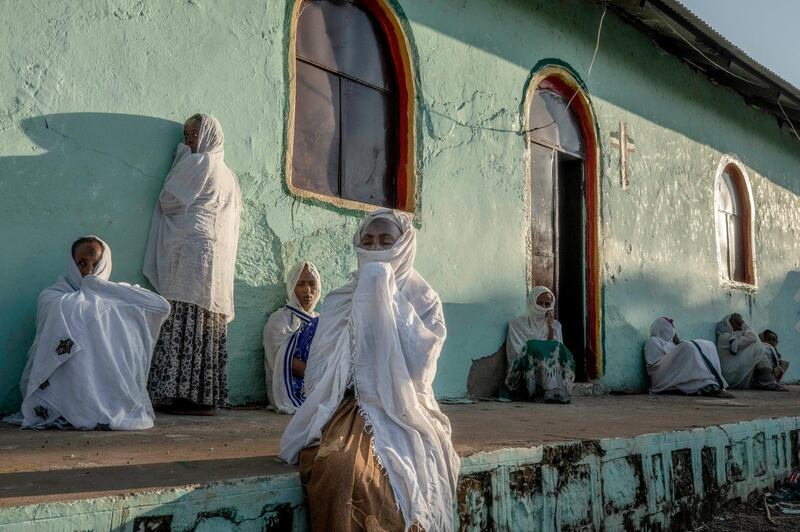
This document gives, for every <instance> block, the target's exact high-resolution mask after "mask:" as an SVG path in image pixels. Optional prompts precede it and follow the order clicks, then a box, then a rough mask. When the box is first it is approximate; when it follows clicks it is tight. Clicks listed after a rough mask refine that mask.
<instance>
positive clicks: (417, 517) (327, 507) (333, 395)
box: [280, 209, 460, 531]
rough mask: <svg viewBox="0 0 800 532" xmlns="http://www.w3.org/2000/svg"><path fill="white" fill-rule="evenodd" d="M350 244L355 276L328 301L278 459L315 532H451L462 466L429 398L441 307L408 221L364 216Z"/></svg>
mask: <svg viewBox="0 0 800 532" xmlns="http://www.w3.org/2000/svg"><path fill="white" fill-rule="evenodd" d="M353 244H354V247H355V250H356V254H357V256H358V264H359V269H358V270H357V271H356V272H354V273H353V274H352V278H351V281H350V283H348V284H347V285H345V286H344V287H342V288H339V289H338V290H334V291H333V292H331V293H330V294H328V296H327V297H326V298H325V304H324V305H323V308H322V311H321V313H320V324H319V328H318V330H317V334H316V337H315V338H314V343H313V345H312V346H311V355H310V357H309V361H308V366H307V368H306V374H305V378H306V402H305V403H303V406H301V407H300V408H299V409H298V410H297V413H295V415H294V417H293V418H292V420H291V422H290V423H289V426H288V427H287V428H286V432H285V433H284V434H283V438H282V439H281V453H280V457H281V458H282V459H283V460H285V461H287V462H289V463H297V462H298V458H299V461H300V475H301V480H303V484H304V486H305V487H306V493H307V500H308V505H309V506H308V507H309V514H310V522H311V529H312V530H364V529H369V530H372V529H374V530H379V529H381V528H382V529H386V530H398V529H406V530H408V529H409V528H411V527H412V526H416V527H418V528H421V529H424V530H428V531H450V530H452V528H453V498H454V493H455V489H456V481H457V478H458V471H459V465H460V461H459V458H458V456H457V455H456V453H455V451H454V450H453V446H452V443H451V441H450V434H451V431H450V422H449V421H448V419H447V417H446V416H445V415H444V414H443V413H442V412H441V411H440V410H439V406H438V404H437V403H436V400H435V398H434V396H433V390H432V387H431V385H432V382H433V378H434V376H435V375H436V362H437V359H438V357H439V353H440V351H441V348H442V344H443V343H444V339H445V335H446V331H445V325H444V317H443V314H442V304H441V301H440V299H439V296H438V295H437V294H436V292H434V291H433V289H432V288H431V287H430V285H428V283H427V282H425V280H424V279H423V278H422V276H420V275H419V274H418V273H417V272H416V270H414V268H413V266H414V256H415V253H416V234H415V231H414V228H413V227H412V225H411V217H410V216H409V215H408V214H405V213H401V212H396V211H391V210H388V209H381V210H378V211H376V212H374V213H372V214H370V215H368V216H367V218H366V219H365V220H364V221H363V222H362V223H361V225H360V226H359V228H358V231H357V232H356V234H355V236H354V238H353ZM301 451H302V452H301ZM384 473H385V474H384ZM387 480H388V482H387ZM370 527H372V528H370ZM378 527H381V528H378Z"/></svg>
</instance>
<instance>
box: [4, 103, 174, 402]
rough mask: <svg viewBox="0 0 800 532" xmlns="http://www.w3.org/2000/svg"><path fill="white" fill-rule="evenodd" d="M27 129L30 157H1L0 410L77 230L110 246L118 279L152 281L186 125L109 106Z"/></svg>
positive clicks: (9, 398)
mask: <svg viewBox="0 0 800 532" xmlns="http://www.w3.org/2000/svg"><path fill="white" fill-rule="evenodd" d="M19 126H20V130H21V131H22V132H23V133H24V134H25V135H26V136H27V137H28V138H29V139H30V140H31V141H32V142H33V145H32V144H29V143H27V142H26V141H25V140H24V139H21V138H19V137H17V139H16V142H17V146H18V147H16V151H17V153H21V152H23V150H25V151H27V150H30V151H29V154H26V155H14V156H9V157H0V211H2V212H3V224H2V227H0V235H1V237H0V242H2V243H3V247H4V248H5V249H6V253H5V254H4V257H3V260H2V262H0V309H2V310H0V323H2V327H0V348H1V349H2V352H3V354H4V356H3V357H2V359H0V412H9V411H11V410H14V409H16V408H17V407H18V405H19V400H20V397H19V392H18V389H17V385H18V382H19V377H20V374H21V373H22V368H23V366H24V364H25V360H26V359H27V350H28V347H29V346H30V344H31V341H32V340H33V334H34V319H35V312H36V298H37V295H38V294H39V292H40V291H41V290H42V289H43V288H45V287H46V286H48V285H50V284H52V283H53V282H54V281H55V280H56V278H57V277H58V276H60V275H62V274H63V273H64V266H65V262H66V261H67V260H68V257H69V252H68V248H69V245H70V243H71V242H72V241H73V239H74V238H75V237H77V236H80V235H82V234H87V233H96V234H98V235H99V236H101V237H102V238H103V239H105V240H106V241H107V242H108V243H109V245H110V246H111V248H112V249H113V252H114V271H113V273H112V280H114V281H128V282H136V283H143V282H144V278H143V276H142V274H141V269H142V261H143V257H144V250H145V246H146V243H147V236H148V232H149V228H150V217H151V215H152V212H153V207H154V205H155V202H156V198H157V195H158V192H159V190H160V189H161V185H162V183H163V180H164V176H165V175H166V172H167V171H168V169H169V164H170V162H171V160H172V155H173V153H174V149H175V146H176V144H177V143H178V142H179V141H180V140H181V131H182V125H181V124H179V123H177V122H173V121H170V120H165V119H161V118H154V117H148V116H137V115H126V114H111V113H66V114H53V115H45V116H38V117H32V118H27V119H25V120H23V121H22V122H21V123H20V125H19ZM11 133H14V132H13V131H11ZM4 136H5V141H4V142H5V143H6V150H7V151H8V150H10V149H14V147H9V144H8V143H9V142H14V141H15V139H14V138H13V137H11V135H10V134H9V131H8V130H7V131H6V132H4ZM9 138H10V139H11V140H8V139H9Z"/></svg>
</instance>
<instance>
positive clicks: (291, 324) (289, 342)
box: [263, 261, 322, 414]
mask: <svg viewBox="0 0 800 532" xmlns="http://www.w3.org/2000/svg"><path fill="white" fill-rule="evenodd" d="M306 268H308V271H309V272H310V273H311V275H313V276H314V279H315V280H316V281H317V295H316V298H315V299H314V301H313V302H312V303H311V308H310V309H309V310H308V311H306V310H305V309H304V308H303V306H302V305H301V303H300V300H298V299H297V295H295V293H294V289H295V287H296V286H297V282H298V281H299V280H300V276H301V275H302V273H303V270H305V269H306ZM321 293H322V278H321V277H320V275H319V271H318V270H317V267H316V266H314V265H313V264H312V263H310V262H308V261H302V262H299V263H298V264H296V265H295V266H294V268H292V269H291V270H290V271H289V274H288V275H287V276H286V305H284V306H283V307H281V308H279V309H278V310H276V311H275V312H273V313H272V314H271V315H270V317H269V319H268V320H267V324H266V325H265V326H264V334H263V341H264V371H265V374H266V376H267V398H268V400H269V405H270V407H271V408H272V409H274V410H276V411H277V412H280V413H281V414H294V412H295V411H296V410H297V408H298V406H300V404H299V403H300V401H299V400H298V399H297V398H296V397H294V395H293V393H292V390H291V377H292V376H291V367H292V366H291V362H292V357H293V355H294V350H295V347H296V345H297V339H298V335H299V333H300V332H301V331H302V330H303V329H304V328H305V326H306V325H308V324H309V323H310V322H311V320H313V319H314V318H316V317H317V316H318V314H317V313H316V312H314V308H315V307H316V306H317V302H318V301H319V298H320V294H321Z"/></svg>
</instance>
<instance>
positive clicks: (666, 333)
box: [644, 318, 675, 366]
mask: <svg viewBox="0 0 800 532" xmlns="http://www.w3.org/2000/svg"><path fill="white" fill-rule="evenodd" d="M673 338H675V326H674V325H673V323H672V320H670V319H669V318H657V319H656V320H655V321H654V322H653V323H652V324H651V325H650V338H649V339H648V340H647V343H646V344H645V346H644V359H645V363H646V364H647V365H648V366H652V365H654V364H657V363H658V361H659V360H661V357H663V356H664V355H665V354H666V352H667V351H669V350H670V346H673V345H674V344H673V342H672V339H673Z"/></svg>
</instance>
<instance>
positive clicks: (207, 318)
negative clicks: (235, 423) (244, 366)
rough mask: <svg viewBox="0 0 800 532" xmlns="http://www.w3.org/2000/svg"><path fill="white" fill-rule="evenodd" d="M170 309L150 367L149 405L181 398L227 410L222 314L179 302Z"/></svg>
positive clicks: (226, 345)
mask: <svg viewBox="0 0 800 532" xmlns="http://www.w3.org/2000/svg"><path fill="white" fill-rule="evenodd" d="M170 305H172V311H171V312H170V314H169V318H167V321H166V322H164V325H163V326H162V327H161V333H160V334H159V336H158V341H157V342H156V347H155V350H154V352H153V361H152V363H151V365H150V378H149V380H148V384H147V387H148V390H149V391H150V399H151V400H152V401H153V405H155V406H170V405H171V404H172V402H173V400H174V399H186V400H189V401H192V402H193V403H196V404H198V405H204V406H208V407H216V408H222V407H225V406H228V342H227V330H228V323H227V320H226V318H225V315H224V314H217V313H215V312H210V311H208V310H205V309H204V308H202V307H198V306H197V305H192V304H191V303H183V302H181V301H170Z"/></svg>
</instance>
